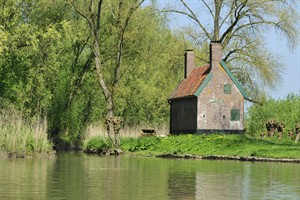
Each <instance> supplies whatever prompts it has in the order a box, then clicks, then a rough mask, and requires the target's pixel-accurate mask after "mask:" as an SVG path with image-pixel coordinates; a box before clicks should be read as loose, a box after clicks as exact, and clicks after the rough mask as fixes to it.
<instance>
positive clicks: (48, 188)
mask: <svg viewBox="0 0 300 200" xmlns="http://www.w3.org/2000/svg"><path fill="white" fill-rule="evenodd" d="M0 199H8V200H9V199H14V200H15V199H30V200H35V199H36V200H42V199H55V200H60V199H61V200H63V199H108V200H133V199H142V200H147V199H149V200H150V199H151V200H153V199H154V200H160V199H172V200H173V199H178V200H189V199H197V200H200V199H205V200H207V199H230V200H231V199H300V165H299V164H287V163H252V162H239V161H208V160H168V159H159V158H141V157H125V156H123V157H98V156H88V155H85V154H82V153H62V154H59V155H58V157H57V158H56V159H3V160H0Z"/></svg>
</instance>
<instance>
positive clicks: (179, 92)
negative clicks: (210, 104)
mask: <svg viewBox="0 0 300 200" xmlns="http://www.w3.org/2000/svg"><path fill="white" fill-rule="evenodd" d="M209 66H210V65H209V64H207V65H204V66H203V67H196V68H194V69H193V70H192V71H191V73H190V74H189V75H188V76H187V77H186V78H185V79H183V80H182V81H181V83H180V85H179V86H178V87H177V88H176V90H175V91H174V92H173V93H172V95H171V96H170V97H169V99H177V98H184V97H190V96H194V94H195V92H196V91H197V90H198V88H199V87H200V85H201V84H202V83H203V81H204V80H205V77H206V76H207V74H208V73H209V71H210V68H209Z"/></svg>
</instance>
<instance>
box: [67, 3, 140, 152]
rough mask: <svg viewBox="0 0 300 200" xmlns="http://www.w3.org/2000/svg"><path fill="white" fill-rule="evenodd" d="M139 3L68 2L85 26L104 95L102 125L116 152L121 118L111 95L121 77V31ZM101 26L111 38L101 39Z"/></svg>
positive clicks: (124, 30)
mask: <svg viewBox="0 0 300 200" xmlns="http://www.w3.org/2000/svg"><path fill="white" fill-rule="evenodd" d="M143 2H144V0H129V1H128V0H127V1H125V0H119V1H115V0H112V1H103V0H82V1H75V0H72V1H71V4H72V5H73V7H74V9H75V10H76V12H77V13H78V14H79V15H80V16H81V17H83V18H84V19H85V21H86V23H87V25H88V28H89V32H90V33H89V35H88V36H87V38H88V39H87V42H90V43H89V47H90V49H91V51H92V53H93V57H94V62H95V63H94V64H95V73H96V75H97V79H98V83H99V89H100V90H101V91H102V93H103V95H104V97H105V102H106V117H105V124H106V128H107V133H108V137H109V139H110V140H111V143H112V145H113V147H114V149H115V152H116V153H119V150H120V140H119V129H120V125H121V122H122V119H121V117H119V116H116V114H115V105H116V102H115V99H114V97H115V93H116V89H117V87H118V84H119V81H120V79H121V76H122V74H121V71H122V70H121V69H122V67H123V65H122V60H123V55H124V41H125V40H126V39H125V38H126V37H125V34H126V32H127V29H128V26H129V22H130V20H131V18H132V16H133V14H134V12H135V11H136V10H137V9H138V8H139V7H140V6H141V4H142V3H143ZM104 7H105V9H104ZM104 10H105V11H108V12H109V17H108V19H106V21H105V23H106V24H105V25H102V21H103V20H102V11H104ZM102 27H104V28H105V29H109V31H110V33H111V36H112V37H110V38H103V35H101V31H102ZM104 40H110V41H109V42H110V45H111V46H110V48H106V49H103V48H102V44H103V43H102V42H104ZM105 42H107V41H105ZM106 54H110V57H113V58H114V59H113V60H111V59H109V61H108V60H106V59H105V56H104V55H106Z"/></svg>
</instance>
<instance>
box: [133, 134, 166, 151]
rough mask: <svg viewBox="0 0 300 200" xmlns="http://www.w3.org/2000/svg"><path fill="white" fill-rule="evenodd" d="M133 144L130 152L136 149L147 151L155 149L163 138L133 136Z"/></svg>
mask: <svg viewBox="0 0 300 200" xmlns="http://www.w3.org/2000/svg"><path fill="white" fill-rule="evenodd" d="M130 142H131V146H130V147H129V149H128V150H129V151H130V152H135V151H146V150H151V149H153V147H154V146H156V145H158V144H159V143H160V142H161V140H160V138H159V137H144V138H137V139H134V138H131V139H130Z"/></svg>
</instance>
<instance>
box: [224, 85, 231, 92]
mask: <svg viewBox="0 0 300 200" xmlns="http://www.w3.org/2000/svg"><path fill="white" fill-rule="evenodd" d="M224 94H231V85H230V84H224Z"/></svg>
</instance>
